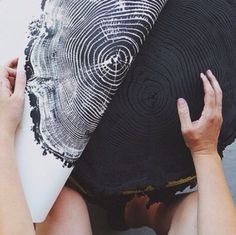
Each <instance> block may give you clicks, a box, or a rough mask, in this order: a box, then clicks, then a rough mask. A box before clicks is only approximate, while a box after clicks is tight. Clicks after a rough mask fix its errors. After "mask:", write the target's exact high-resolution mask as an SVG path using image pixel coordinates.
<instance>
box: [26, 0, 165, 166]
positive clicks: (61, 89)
mask: <svg viewBox="0 0 236 235" xmlns="http://www.w3.org/2000/svg"><path fill="white" fill-rule="evenodd" d="M165 2H166V0H51V1H49V0H43V1H42V3H41V7H42V15H41V18H40V19H38V20H36V21H34V22H32V23H31V25H30V32H31V33H30V42H29V44H28V47H27V49H26V56H27V58H26V59H27V63H26V70H27V76H28V85H27V89H28V92H29V95H30V101H31V106H32V112H31V116H32V118H33V122H34V127H33V131H34V133H35V138H36V140H37V142H38V143H39V144H41V145H42V147H43V148H44V154H47V152H51V153H53V154H54V155H55V156H56V157H57V158H59V159H61V160H62V161H63V162H64V164H65V166H68V167H70V166H72V165H73V164H74V162H75V161H76V160H77V159H78V158H79V157H80V155H81V153H82V152H83V150H84V148H85V146H86V145H87V143H88V141H89V138H90V136H91V134H92V133H93V132H94V130H95V128H96V127H97V125H98V123H99V121H100V119H101V117H102V116H103V114H104V112H105V110H106V109H107V106H108V104H109V102H110V101H111V98H112V96H113V95H114V94H115V93H116V91H117V89H118V87H119V85H120V84H121V82H122V80H123V79H124V77H125V75H126V73H127V71H128V70H129V67H130V65H131V63H132V62H133V60H134V59H135V57H136V55H137V54H138V52H139V49H140V47H141V45H142V44H143V43H144V42H145V39H146V37H147V35H148V33H149V32H150V30H151V29H152V27H153V25H154V24H155V22H156V20H157V17H158V15H159V13H160V12H161V10H162V8H163V6H164V5H165Z"/></svg>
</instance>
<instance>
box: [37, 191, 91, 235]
mask: <svg viewBox="0 0 236 235" xmlns="http://www.w3.org/2000/svg"><path fill="white" fill-rule="evenodd" d="M36 234H37V235H65V234H68V235H92V230H91V225H90V220H89V215H88V210H87V206H86V204H85V202H84V200H83V198H82V197H81V196H80V195H79V194H78V193H77V192H75V191H73V190H72V189H69V188H64V189H63V190H62V192H61V194H60V195H59V197H58V199H57V201H56V202H55V204H54V206H53V208H52V210H51V211H50V213H49V215H48V217H47V219H46V221H45V222H44V223H41V224H37V225H36Z"/></svg>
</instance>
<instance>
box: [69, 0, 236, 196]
mask: <svg viewBox="0 0 236 235" xmlns="http://www.w3.org/2000/svg"><path fill="white" fill-rule="evenodd" d="M207 69H211V70H212V71H213V72H214V74H215V75H216V77H217V78H218V81H219V83H220V85H221V87H222V89H223V93H224V99H223V117H224V123H223V127H222V131H221V135H220V138H219V153H220V154H221V155H222V151H223V149H224V148H225V147H226V146H227V145H228V144H231V143H232V142H233V141H234V139H235V137H236V1H235V0H233V1H229V0H214V1H208V0H178V1H176V0H169V1H168V3H167V5H166V6H165V8H164V10H163V11H162V13H161V16H160V18H159V20H158V22H157V23H156V25H155V27H154V29H153V30H152V32H151V34H150V36H149V38H148V40H147V41H146V44H145V45H144V46H143V48H142V50H141V52H140V53H139V55H138V57H137V59H136V61H135V63H134V65H133V66H132V68H131V69H130V71H129V73H128V76H127V77H126V79H125V81H124V82H123V84H122V86H121V87H120V89H119V91H118V92H117V94H116V95H115V97H114V98H113V100H112V102H111V104H110V106H109V108H108V110H107V111H106V113H105V115H104V116H103V118H102V120H101V122H100V124H99V126H98V128H97V130H96V131H95V134H94V135H93V136H92V138H91V140H90V142H89V144H88V146H87V148H86V149H85V151H84V153H83V155H82V157H81V158H80V159H79V161H78V162H77V166H76V168H75V169H74V171H73V177H74V178H75V179H76V180H77V182H79V184H80V185H81V186H82V187H83V188H84V190H86V191H87V193H89V194H90V195H94V196H99V197H102V196H107V195H113V194H117V193H118V194H119V193H121V192H124V191H127V190H136V189H139V190H140V189H141V190H142V189H145V188H147V187H149V186H152V188H153V189H160V188H162V187H165V186H167V185H168V184H170V181H178V180H180V179H186V178H187V177H190V176H194V175H195V171H194V166H193V163H192V158H191V155H190V152H189V150H188V149H187V147H186V146H185V144H184V141H183V138H182V135H181V131H180V122H179V118H178V115H177V108H176V100H177V98H179V97H184V98H185V99H186V100H187V101H188V103H189V105H190V110H191V116H192V119H193V120H196V119H198V118H199V117H200V115H201V112H202V109H203V87H202V81H201V79H200V73H201V72H205V71H206V70H207Z"/></svg>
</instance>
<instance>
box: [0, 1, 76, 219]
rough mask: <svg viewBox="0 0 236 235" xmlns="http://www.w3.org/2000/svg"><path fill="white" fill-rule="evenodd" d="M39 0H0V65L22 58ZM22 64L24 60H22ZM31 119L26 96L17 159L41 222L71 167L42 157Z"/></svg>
mask: <svg viewBox="0 0 236 235" xmlns="http://www.w3.org/2000/svg"><path fill="white" fill-rule="evenodd" d="M40 4H41V1H40V0H21V1H17V0H0V64H5V63H6V61H8V60H9V59H10V58H15V57H21V58H23V60H24V49H25V46H26V43H27V37H26V36H27V29H28V24H29V22H31V20H32V19H33V16H37V15H38V14H39V12H40ZM21 63H22V64H24V62H23V61H21ZM32 126H33V123H32V120H31V118H30V105H29V98H28V96H27V95H26V101H25V110H24V115H23V120H22V124H21V127H20V129H19V131H18V135H17V141H16V158H17V163H18V168H19V172H20V176H21V180H22V184H23V188H24V192H25V196H26V200H27V203H28V206H29V209H30V212H31V215H32V219H33V221H34V222H42V221H43V220H44V219H45V218H46V216H47V214H48V212H49V210H50V208H51V207H52V205H53V203H54V201H55V200H56V198H57V196H58V194H59V193H60V190H61V189H62V187H63V186H64V184H65V182H66V180H67V178H68V176H69V175H70V173H71V171H72V169H68V168H63V167H62V163H61V161H60V160H56V158H55V157H54V156H52V155H46V156H43V155H42V153H43V150H42V149H41V147H40V145H37V144H36V142H35V141H34V133H33V131H31V128H32Z"/></svg>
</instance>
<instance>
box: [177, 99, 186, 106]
mask: <svg viewBox="0 0 236 235" xmlns="http://www.w3.org/2000/svg"><path fill="white" fill-rule="evenodd" d="M185 104H186V101H185V99H183V98H179V99H178V105H179V106H184V105H185Z"/></svg>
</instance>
